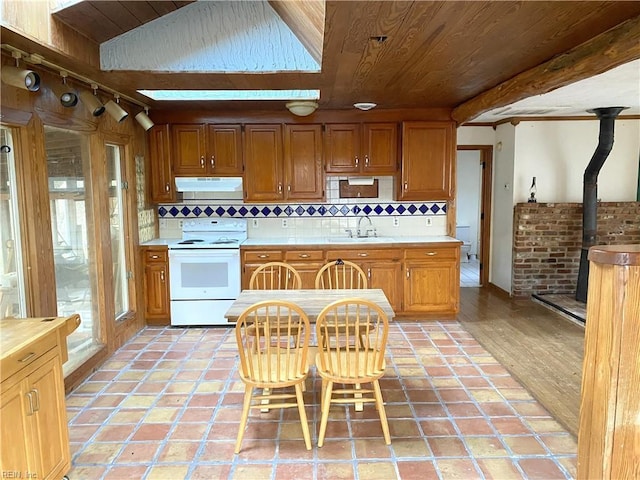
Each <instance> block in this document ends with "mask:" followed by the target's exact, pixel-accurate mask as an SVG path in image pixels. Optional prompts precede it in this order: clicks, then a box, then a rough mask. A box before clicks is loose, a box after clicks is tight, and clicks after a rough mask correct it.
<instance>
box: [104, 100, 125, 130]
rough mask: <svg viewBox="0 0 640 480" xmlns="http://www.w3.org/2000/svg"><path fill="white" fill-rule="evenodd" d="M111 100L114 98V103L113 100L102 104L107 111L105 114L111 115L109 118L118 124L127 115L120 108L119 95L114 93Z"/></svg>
mask: <svg viewBox="0 0 640 480" xmlns="http://www.w3.org/2000/svg"><path fill="white" fill-rule="evenodd" d="M113 98H115V100H116V101H115V102H114V101H113V100H109V101H108V102H107V103H105V104H104V108H105V109H106V110H107V113H108V114H109V115H111V117H113V119H114V120H115V121H116V122H118V123H120V122H122V121H123V120H124V119H125V118H127V117H128V116H129V114H128V113H127V111H126V110H125V109H124V108H122V107H121V106H120V95H118V94H117V93H116V94H115V95H114V96H113Z"/></svg>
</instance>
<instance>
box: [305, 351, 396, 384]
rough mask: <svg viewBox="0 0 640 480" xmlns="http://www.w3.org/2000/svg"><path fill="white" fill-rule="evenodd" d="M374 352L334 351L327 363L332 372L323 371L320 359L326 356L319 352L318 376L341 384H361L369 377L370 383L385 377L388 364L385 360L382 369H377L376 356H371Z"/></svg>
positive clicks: (317, 355)
mask: <svg viewBox="0 0 640 480" xmlns="http://www.w3.org/2000/svg"><path fill="white" fill-rule="evenodd" d="M372 351H373V350H369V352H367V351H364V350H360V351H358V352H355V351H349V352H346V351H335V350H332V351H331V352H329V360H328V362H327V363H328V364H329V365H330V368H331V370H332V371H327V370H323V369H322V362H321V360H320V357H321V356H322V355H324V354H323V353H321V352H318V353H317V354H316V368H317V369H318V374H319V375H320V376H321V377H323V378H326V379H328V380H332V381H339V382H340V383H360V382H361V381H362V379H363V378H364V377H367V378H368V379H367V380H366V381H369V382H370V381H371V379H372V378H380V377H382V375H384V369H385V366H386V362H385V361H384V360H383V361H382V366H381V368H380V369H378V368H376V365H375V363H374V362H375V360H376V358H375V357H376V356H375V355H371V352H372ZM333 372H335V373H333Z"/></svg>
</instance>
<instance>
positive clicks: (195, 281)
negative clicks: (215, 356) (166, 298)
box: [169, 218, 247, 326]
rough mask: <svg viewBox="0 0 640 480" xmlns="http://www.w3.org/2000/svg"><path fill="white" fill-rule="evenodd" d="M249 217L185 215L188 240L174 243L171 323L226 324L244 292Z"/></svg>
mask: <svg viewBox="0 0 640 480" xmlns="http://www.w3.org/2000/svg"><path fill="white" fill-rule="evenodd" d="M246 239H247V221H246V219H229V218H216V219H211V218H196V219H185V220H184V222H183V224H182V240H181V241H179V242H175V243H172V244H169V277H170V291H171V325H176V326H196V325H224V326H229V324H228V322H227V320H226V319H225V318H224V314H225V312H226V311H227V310H228V309H229V306H231V304H232V303H233V301H234V300H235V299H236V298H237V297H238V295H239V294H240V278H241V272H240V245H241V244H242V242H243V241H245V240H246Z"/></svg>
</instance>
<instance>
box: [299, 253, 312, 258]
mask: <svg viewBox="0 0 640 480" xmlns="http://www.w3.org/2000/svg"><path fill="white" fill-rule="evenodd" d="M298 256H299V257H300V258H309V257H310V255H309V254H308V253H301V254H300V255H298Z"/></svg>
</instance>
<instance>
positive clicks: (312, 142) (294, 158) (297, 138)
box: [284, 125, 324, 200]
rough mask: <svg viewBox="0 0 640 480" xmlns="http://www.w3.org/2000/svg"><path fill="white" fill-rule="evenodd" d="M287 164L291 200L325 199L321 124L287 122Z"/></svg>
mask: <svg viewBox="0 0 640 480" xmlns="http://www.w3.org/2000/svg"><path fill="white" fill-rule="evenodd" d="M284 165H285V171H286V177H285V184H286V190H287V191H286V197H287V199H288V200H323V199H324V172H323V170H322V127H321V126H320V125H285V127H284Z"/></svg>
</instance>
